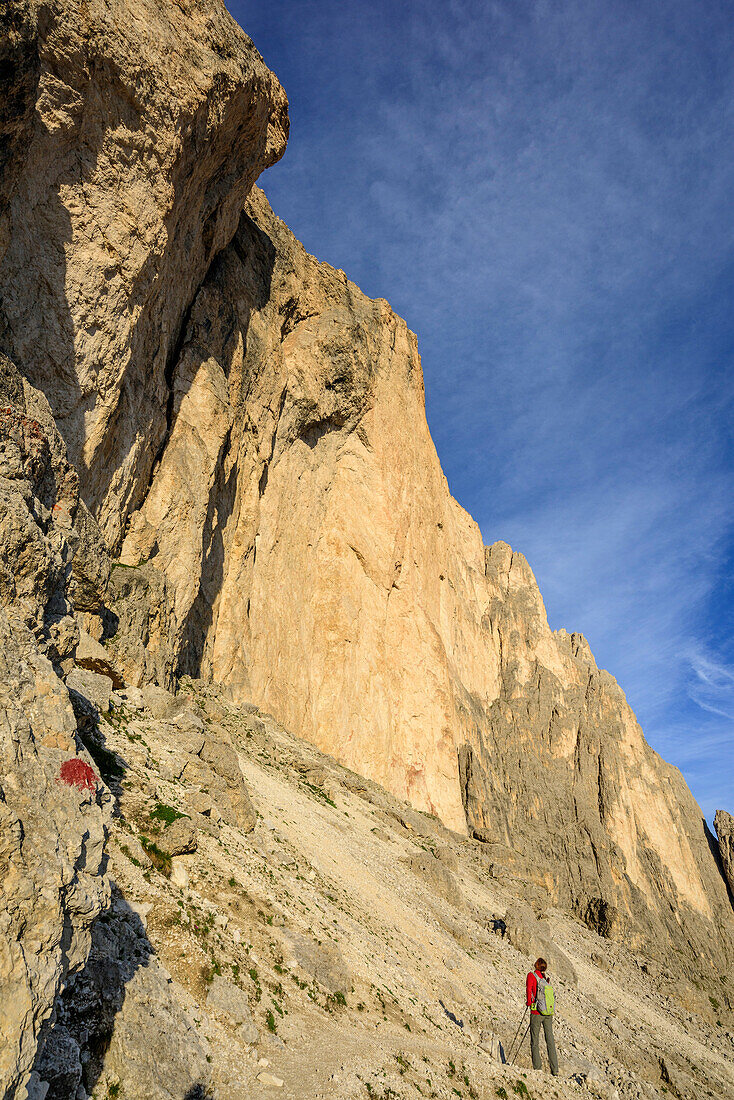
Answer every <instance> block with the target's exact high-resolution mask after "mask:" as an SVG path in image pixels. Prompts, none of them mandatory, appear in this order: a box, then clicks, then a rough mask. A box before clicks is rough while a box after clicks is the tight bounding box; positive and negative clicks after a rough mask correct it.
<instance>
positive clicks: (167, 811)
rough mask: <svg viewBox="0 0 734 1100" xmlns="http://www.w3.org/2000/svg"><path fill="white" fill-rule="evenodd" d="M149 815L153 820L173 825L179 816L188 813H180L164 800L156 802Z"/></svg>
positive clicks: (184, 815)
mask: <svg viewBox="0 0 734 1100" xmlns="http://www.w3.org/2000/svg"><path fill="white" fill-rule="evenodd" d="M150 816H151V817H152V818H153V820H154V821H162V822H163V823H164V825H173V823H174V821H178V819H179V818H180V817H188V816H189V815H188V814H182V813H181V811H180V810H176V809H174V808H173V806H167V805H166V803H165V802H157V803H156V805H155V808H154V809H153V810H152V811H151V814H150Z"/></svg>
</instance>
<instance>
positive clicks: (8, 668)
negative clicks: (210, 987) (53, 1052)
mask: <svg viewBox="0 0 734 1100" xmlns="http://www.w3.org/2000/svg"><path fill="white" fill-rule="evenodd" d="M0 391H1V392H0V406H1V407H0V930H1V931H0V1091H2V1094H3V1096H5V1097H8V1100H12V1098H15V1097H21V1096H24V1095H25V1093H24V1091H23V1090H24V1086H25V1083H26V1082H27V1081H28V1080H29V1075H30V1073H31V1067H32V1066H33V1062H34V1057H35V1053H36V1047H37V1044H38V1042H39V1039H40V1037H41V1036H42V1035H43V1033H44V1030H45V1025H47V1022H48V1020H49V1017H50V1016H51V1012H52V1009H53V1005H54V999H55V997H56V995H57V994H58V992H59V991H60V989H61V988H62V986H63V984H64V983H65V982H66V981H67V980H68V978H69V976H70V975H72V974H73V973H74V972H75V971H76V970H79V969H80V968H81V967H82V966H83V964H84V962H85V961H86V957H87V953H88V950H89V945H90V929H91V926H92V923H93V921H94V919H95V917H96V916H97V915H98V914H99V913H100V911H101V910H102V909H103V908H104V906H105V904H106V902H107V899H108V896H109V883H108V881H107V879H106V878H105V877H104V875H103V873H102V872H103V869H104V842H105V833H106V824H107V822H108V820H109V808H110V807H109V804H110V801H111V800H110V795H109V792H108V791H107V789H106V787H105V786H104V784H103V783H102V782H101V781H100V779H99V775H98V773H97V771H96V769H95V767H93V762H92V760H91V758H90V757H89V755H88V754H87V752H86V751H85V749H84V748H83V746H82V745H81V743H80V742H79V740H78V738H77V723H76V719H75V715H74V711H73V709H72V705H71V701H70V698H69V692H68V691H67V689H66V687H65V686H64V684H63V682H62V680H61V679H60V678H59V676H58V675H57V672H61V671H63V669H64V668H68V667H69V664H70V662H71V659H72V656H73V652H74V647H75V644H76V642H77V641H78V637H79V631H78V627H77V624H76V621H75V619H74V618H73V615H72V614H71V611H72V609H73V608H72V604H71V602H70V594H71V592H72V591H73V590H74V589H75V588H77V589H79V588H81V587H82V586H83V588H84V591H85V594H86V599H88V600H90V601H91V600H93V599H97V598H99V592H98V591H97V590H96V585H97V583H98V582H99V580H100V577H104V574H105V568H104V565H103V564H100V560H101V559H100V558H99V557H97V556H95V554H93V553H91V554H90V555H89V558H88V563H89V566H90V568H89V569H88V570H87V569H85V568H83V567H82V566H81V565H80V567H79V570H78V571H77V573H76V574H75V575H74V576H73V575H72V566H71V561H72V554H73V552H74V549H75V548H77V549H78V548H79V546H81V545H84V544H85V540H87V542H89V538H88V536H89V530H88V528H89V527H93V523H92V522H91V521H90V522H88V520H89V517H88V514H87V512H86V510H85V508H84V505H83V504H81V503H80V501H79V497H78V491H77V477H76V473H75V471H74V470H73V468H72V467H71V466H70V465H69V463H68V462H67V461H66V458H65V453H64V447H63V443H62V442H61V439H60V437H59V435H58V433H57V432H56V431H55V429H54V428H53V421H52V419H51V416H50V413H49V410H48V406H47V404H46V403H45V399H44V398H43V396H42V395H41V394H39V393H37V392H36V391H34V390H33V389H32V388H31V387H30V386H29V385H28V384H27V383H26V382H23V381H22V380H21V379H20V377H19V375H18V374H17V372H16V371H15V368H14V366H13V364H12V363H11V362H10V360H8V359H7V358H4V359H1V360H0ZM92 541H93V540H92ZM102 558H104V553H102Z"/></svg>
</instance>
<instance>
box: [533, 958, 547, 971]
mask: <svg viewBox="0 0 734 1100" xmlns="http://www.w3.org/2000/svg"><path fill="white" fill-rule="evenodd" d="M535 969H536V970H539V971H540V973H541V974H545V972H546V970H547V969H548V963H547V962H546V961H545V959H536V960H535Z"/></svg>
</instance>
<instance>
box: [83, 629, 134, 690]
mask: <svg viewBox="0 0 734 1100" xmlns="http://www.w3.org/2000/svg"><path fill="white" fill-rule="evenodd" d="M74 660H75V662H76V664H77V665H78V666H79V667H80V668H85V669H88V670H89V671H90V672H97V673H100V674H101V675H102V676H107V677H108V678H109V679H110V680H111V681H112V687H113V688H121V687H124V680H123V678H122V673H121V672H120V669H119V667H118V665H117V662H116V661H115V659H114V656H113V655H112V654H111V653H109V652H108V651H107V650H106V649H105V647H104V646H103V645H101V644H100V643H99V642H96V641H95V640H94V638H93V637H92V636H91V634H87V632H86V630H80V631H79V642H78V643H77V647H76V652H75V653H74Z"/></svg>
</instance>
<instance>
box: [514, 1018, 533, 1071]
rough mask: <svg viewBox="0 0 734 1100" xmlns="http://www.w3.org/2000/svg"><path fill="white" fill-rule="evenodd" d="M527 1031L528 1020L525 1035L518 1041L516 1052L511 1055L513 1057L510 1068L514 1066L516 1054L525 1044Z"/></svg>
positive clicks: (528, 1028) (528, 1027) (528, 1029)
mask: <svg viewBox="0 0 734 1100" xmlns="http://www.w3.org/2000/svg"><path fill="white" fill-rule="evenodd" d="M523 1019H524V1017H523ZM529 1031H530V1020H528V1026H527V1027H526V1028H525V1035H523V1037H522V1039H521V1040H520V1045H519V1046H518V1048H517V1050H516V1051H515V1053H514V1054H513V1056H512V1061H511V1062H510V1065H511V1066H514V1064H515V1059H516V1058H517V1056H518V1054H519V1053H520V1051H521V1050H522V1046H523V1043H524V1042H525V1038H526V1036H527V1033H528V1032H529Z"/></svg>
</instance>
